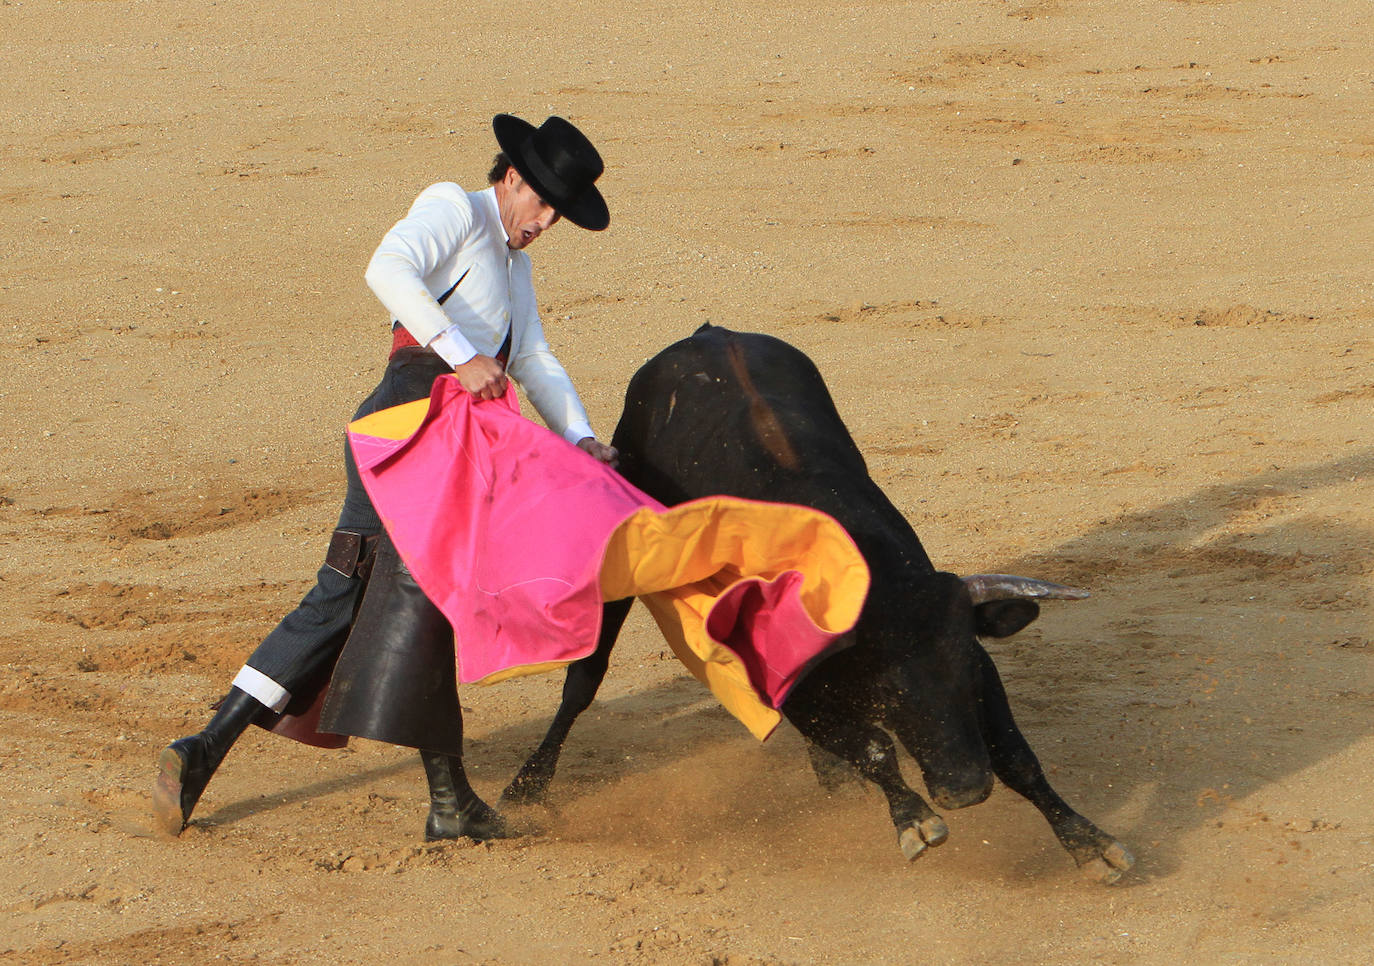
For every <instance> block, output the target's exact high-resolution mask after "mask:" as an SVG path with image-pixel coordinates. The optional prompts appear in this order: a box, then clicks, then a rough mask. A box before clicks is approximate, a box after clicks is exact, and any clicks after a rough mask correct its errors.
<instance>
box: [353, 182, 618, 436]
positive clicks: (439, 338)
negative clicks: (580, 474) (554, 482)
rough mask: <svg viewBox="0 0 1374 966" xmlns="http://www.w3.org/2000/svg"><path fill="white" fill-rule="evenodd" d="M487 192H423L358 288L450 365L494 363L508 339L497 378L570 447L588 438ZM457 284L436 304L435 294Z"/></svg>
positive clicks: (526, 272) (444, 187) (492, 194)
mask: <svg viewBox="0 0 1374 966" xmlns="http://www.w3.org/2000/svg"><path fill="white" fill-rule="evenodd" d="M508 239H509V236H508V235H507V234H506V229H505V226H504V225H503V224H502V223H501V214H500V211H499V210H498V208H497V205H496V191H495V189H494V188H487V189H486V190H485V191H472V192H468V191H464V190H463V189H462V188H460V187H459V186H458V185H456V184H453V183H451V182H444V183H441V184H435V185H430V186H429V187H428V188H426V189H425V190H424V191H422V192H420V196H419V197H418V198H416V199H415V202H414V204H412V205H411V206H410V211H409V212H408V213H407V214H406V216H405V217H404V218H402V219H401V220H400V221H398V222H397V223H396V225H395V226H394V227H393V228H392V229H391V230H390V231H389V232H387V233H386V236H385V237H384V238H383V239H382V243H381V244H380V245H378V246H377V251H376V252H375V253H373V255H372V261H371V262H369V263H368V266H367V273H366V276H365V277H366V279H367V284H368V285H369V286H370V287H371V288H372V291H373V292H375V293H376V295H377V298H379V299H381V301H382V304H383V305H385V306H386V307H387V310H388V311H390V312H391V315H392V318H393V319H395V320H396V321H398V322H400V323H401V325H404V326H405V327H406V330H407V331H408V332H410V334H411V335H412V336H414V337H415V341H416V342H418V343H420V344H421V345H425V346H429V347H430V348H431V349H433V350H434V351H436V352H437V353H439V355H440V356H442V357H443V359H444V361H445V362H447V363H448V364H449V365H450V366H454V367H457V366H459V365H462V364H463V363H465V362H467V361H468V360H469V359H471V358H472V357H473V356H475V355H479V354H480V355H484V356H495V355H496V353H497V352H499V351H500V349H501V344H502V343H503V342H504V341H505V339H506V333H507V332H508V331H509V332H510V336H511V346H510V360H509V362H508V364H507V366H506V371H507V372H508V373H509V375H510V377H511V378H512V379H514V380H515V381H516V382H518V383H520V387H521V388H522V389H524V390H525V395H526V396H528V397H529V400H530V402H531V403H533V404H534V408H535V409H537V410H538V411H539V415H540V416H542V417H543V419H544V422H545V424H546V425H548V427H549V428H550V429H551V430H553V431H554V432H555V433H558V434H559V435H561V436H562V437H563V438H564V439H566V440H567V441H568V442H570V443H576V442H578V441H579V440H581V439H584V438H586V437H588V436H594V435H595V434H594V433H593V432H592V427H591V423H590V422H589V420H588V419H587V410H586V408H585V407H584V406H583V405H582V400H581V398H580V397H579V396H578V395H577V390H576V389H575V388H574V387H573V384H572V380H571V379H569V378H568V374H567V372H566V371H565V370H564V369H563V366H562V364H561V363H559V361H558V359H557V358H555V357H554V354H553V351H552V350H551V349H550V348H549V344H548V342H547V341H546V340H545V338H544V325H543V323H542V322H541V321H540V319H539V311H538V305H537V304H536V302H535V298H534V280H533V278H532V277H531V274H530V257H529V256H528V255H526V254H525V253H524V252H523V251H512V250H511V249H510V248H508V247H507V245H506V242H507V241H508ZM459 279H462V282H461V283H460V284H459V285H458V287H457V288H456V289H454V290H453V294H451V295H450V296H449V297H448V298H447V299H446V300H445V301H444V304H443V305H440V304H439V302H438V299H439V297H440V296H441V295H443V294H444V293H445V292H447V291H448V290H449V289H450V288H453V285H454V283H455V282H458V280H459Z"/></svg>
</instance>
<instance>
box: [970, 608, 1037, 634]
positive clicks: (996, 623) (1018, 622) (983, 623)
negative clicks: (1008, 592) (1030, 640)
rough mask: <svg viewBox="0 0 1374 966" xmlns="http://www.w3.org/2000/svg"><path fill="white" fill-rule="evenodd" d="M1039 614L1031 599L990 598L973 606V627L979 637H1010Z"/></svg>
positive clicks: (1024, 627) (1027, 625) (1023, 628)
mask: <svg viewBox="0 0 1374 966" xmlns="http://www.w3.org/2000/svg"><path fill="white" fill-rule="evenodd" d="M1039 616H1040V605H1039V604H1037V603H1036V602H1035V601H1033V600H1024V599H1018V600H990V601H988V602H987V603H983V604H977V605H975V606H974V608H973V629H974V631H975V632H976V633H977V634H978V636H979V637H1011V636H1012V635H1013V634H1015V633H1016V632H1017V631H1022V630H1025V629H1026V628H1027V627H1029V626H1030V623H1031V621H1033V620H1035V619H1036V618H1037V617H1039Z"/></svg>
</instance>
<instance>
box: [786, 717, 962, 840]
mask: <svg viewBox="0 0 1374 966" xmlns="http://www.w3.org/2000/svg"><path fill="white" fill-rule="evenodd" d="M787 710H788V714H787V717H788V719H789V720H790V721H791V722H792V723H793V724H794V725H796V727H797V730H798V731H800V732H801V733H802V736H803V737H804V738H806V739H807V740H808V741H810V742H812V743H813V744H815V745H817V746H819V747H820V748H821V749H823V750H824V751H827V752H829V753H830V754H832V755H835V756H836V757H838V758H840V759H841V760H842V761H844V762H845V763H847V764H848V765H850V766H852V767H853V768H854V770H855V771H857V772H858V773H859V774H860V775H862V776H863V777H864V778H867V779H868V780H869V781H871V782H873V784H875V785H877V786H878V787H879V788H880V789H882V792H883V795H884V796H886V798H887V810H888V812H889V813H890V814H891V816H892V824H893V826H895V827H896V829H897V844H898V846H900V848H901V850H902V854H903V855H904V856H906V857H907V860H908V861H912V860H915V859H917V858H919V857H920V856H921V854H922V853H924V852H925V850H926V849H927V848H928V847H929V846H932V845H941V844H943V843H944V841H945V839H947V838H949V828H948V827H947V826H946V825H945V821H944V819H942V818H941V817H940V816H939V815H937V814H936V813H935V810H934V809H932V808H931V807H930V806H929V805H928V804H926V800H925V799H924V798H922V797H921V796H920V795H917V794H916V793H915V792H914V791H912V790H911V787H910V786H909V785H907V783H906V782H905V781H904V780H903V779H902V773H901V769H900V768H899V767H898V764H897V747H896V745H894V744H893V743H892V738H891V737H890V736H889V735H888V733H887V732H886V731H883V730H882V729H881V728H877V727H874V726H872V725H861V724H859V723H857V722H855V721H854V720H853V719H841V718H838V717H835V716H829V715H824V714H815V713H811V714H793V709H792V708H788V709H787Z"/></svg>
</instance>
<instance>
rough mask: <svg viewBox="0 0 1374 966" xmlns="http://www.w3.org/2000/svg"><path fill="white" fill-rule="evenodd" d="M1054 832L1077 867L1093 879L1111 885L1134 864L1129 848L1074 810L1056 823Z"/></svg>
mask: <svg viewBox="0 0 1374 966" xmlns="http://www.w3.org/2000/svg"><path fill="white" fill-rule="evenodd" d="M1054 834H1055V835H1056V836H1058V837H1059V841H1060V843H1061V844H1062V845H1063V846H1064V848H1065V849H1066V850H1067V851H1068V853H1069V855H1071V856H1073V860H1074V862H1076V863H1077V864H1078V869H1079V871H1080V872H1082V873H1083V874H1084V875H1085V876H1087V877H1088V878H1089V879H1092V880H1093V881H1094V882H1101V883H1102V884H1104V885H1111V884H1112V883H1113V882H1115V881H1117V880H1118V879H1120V878H1121V875H1122V873H1124V872H1125V871H1126V870H1128V869H1129V868H1130V867H1131V866H1133V865H1135V856H1133V855H1131V853H1130V850H1128V849H1127V848H1126V846H1124V845H1122V844H1121V843H1120V842H1118V841H1117V840H1116V839H1114V838H1112V837H1111V836H1110V835H1108V834H1107V833H1106V832H1104V831H1102V830H1101V829H1100V828H1098V827H1097V826H1096V825H1094V824H1093V823H1092V822H1090V821H1088V820H1087V819H1086V818H1084V817H1083V816H1082V815H1079V814H1077V813H1076V812H1073V813H1070V814H1069V815H1068V816H1067V817H1066V818H1064V819H1063V820H1061V822H1060V823H1059V824H1058V825H1056V826H1055V829H1054Z"/></svg>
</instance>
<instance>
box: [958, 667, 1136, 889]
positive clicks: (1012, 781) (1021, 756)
mask: <svg viewBox="0 0 1374 966" xmlns="http://www.w3.org/2000/svg"><path fill="white" fill-rule="evenodd" d="M978 650H979V656H980V660H981V661H982V675H983V699H982V701H981V702H980V709H981V716H982V717H981V720H982V726H983V740H984V741H985V742H986V743H987V746H988V754H989V756H990V757H991V759H992V767H993V771H994V772H996V774H997V777H998V778H1000V779H1001V780H1002V781H1003V783H1005V784H1006V786H1007V787H1008V788H1010V789H1012V790H1013V791H1015V792H1019V793H1020V794H1021V795H1023V796H1025V797H1026V798H1027V799H1029V800H1030V802H1031V804H1033V805H1034V806H1035V807H1036V808H1038V809H1040V812H1041V814H1043V815H1044V816H1045V819H1046V820H1047V821H1048V822H1049V823H1050V828H1051V829H1053V830H1054V834H1055V836H1056V837H1057V838H1058V839H1059V841H1060V843H1061V844H1062V845H1063V846H1064V848H1065V849H1067V850H1068V853H1069V855H1071V856H1073V860H1074V861H1075V862H1077V863H1078V867H1079V869H1081V870H1082V871H1083V873H1084V874H1085V875H1086V876H1088V877H1089V878H1090V879H1095V880H1097V881H1099V882H1104V883H1111V882H1115V881H1116V880H1117V879H1120V878H1121V874H1122V873H1123V872H1125V871H1126V870H1127V869H1129V868H1130V867H1131V866H1132V865H1134V864H1135V857H1134V856H1132V855H1131V853H1130V851H1129V850H1128V849H1127V848H1126V847H1125V846H1124V845H1122V844H1121V843H1120V842H1118V841H1117V840H1116V839H1114V838H1112V837H1111V836H1110V835H1108V834H1107V833H1106V832H1104V831H1102V830H1101V829H1100V828H1098V827H1097V826H1096V825H1094V824H1093V823H1092V822H1090V821H1088V820H1087V819H1086V818H1084V817H1083V816H1082V815H1079V814H1078V813H1077V812H1075V811H1074V810H1073V809H1072V808H1070V807H1069V805H1068V803H1067V802H1065V801H1064V799H1062V798H1061V797H1060V796H1059V793H1058V792H1056V791H1055V790H1054V789H1053V788H1052V787H1050V783H1049V781H1048V780H1047V779H1046V778H1045V772H1044V770H1043V769H1042V768H1041V767H1040V761H1039V759H1037V758H1036V757H1035V752H1033V751H1031V747H1030V745H1029V744H1028V743H1027V742H1026V739H1025V737H1024V736H1023V735H1022V734H1021V729H1020V728H1018V727H1017V726H1016V722H1015V721H1014V720H1013V719H1012V715H1011V705H1010V704H1009V703H1008V702H1007V693H1006V691H1005V690H1004V689H1003V687H1002V679H1001V677H1000V676H999V675H998V673H997V668H996V666H995V665H994V664H993V663H992V658H991V657H989V656H988V655H987V653H986V652H984V651H983V650H982V648H979V649H978Z"/></svg>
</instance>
